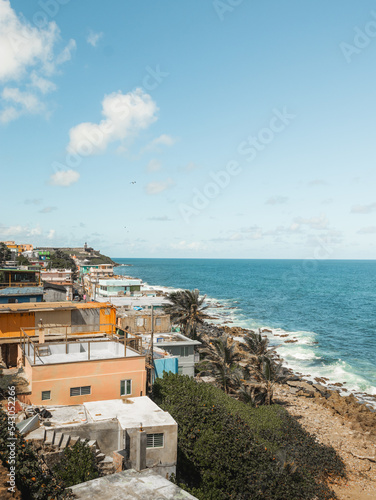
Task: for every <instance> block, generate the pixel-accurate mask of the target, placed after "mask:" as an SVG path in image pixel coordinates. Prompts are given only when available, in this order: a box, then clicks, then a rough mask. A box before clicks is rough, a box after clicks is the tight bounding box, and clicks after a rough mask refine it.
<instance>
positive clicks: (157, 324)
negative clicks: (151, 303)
mask: <svg viewBox="0 0 376 500" xmlns="http://www.w3.org/2000/svg"><path fill="white" fill-rule="evenodd" d="M155 324H156V326H161V324H162V320H161V318H157V319H156V320H155Z"/></svg>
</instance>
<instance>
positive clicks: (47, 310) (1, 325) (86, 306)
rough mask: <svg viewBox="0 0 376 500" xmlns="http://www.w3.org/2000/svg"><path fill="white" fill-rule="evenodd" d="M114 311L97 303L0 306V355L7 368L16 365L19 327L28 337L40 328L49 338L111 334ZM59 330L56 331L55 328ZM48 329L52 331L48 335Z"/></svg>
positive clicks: (103, 304) (104, 304) (36, 303)
mask: <svg viewBox="0 0 376 500" xmlns="http://www.w3.org/2000/svg"><path fill="white" fill-rule="evenodd" d="M115 323H116V309H115V307H114V306H113V305H111V304H108V303H99V302H88V303H84V302H82V303H80V302H30V303H29V302H28V303H19V304H0V349H1V351H0V354H1V355H2V359H3V361H4V362H5V363H6V365H7V366H8V367H11V366H16V363H17V345H18V343H19V341H20V335H21V328H24V329H27V332H28V335H29V336H31V337H33V336H36V335H38V331H37V328H38V326H39V325H40V324H42V325H43V327H44V328H45V331H46V335H47V336H48V335H49V334H50V333H54V334H55V335H58V334H60V337H61V335H65V333H68V334H72V333H75V334H76V335H78V336H80V335H82V334H84V333H86V335H87V334H88V333H90V332H94V331H95V332H103V333H114V324H115ZM57 327H59V328H57ZM49 329H51V332H49Z"/></svg>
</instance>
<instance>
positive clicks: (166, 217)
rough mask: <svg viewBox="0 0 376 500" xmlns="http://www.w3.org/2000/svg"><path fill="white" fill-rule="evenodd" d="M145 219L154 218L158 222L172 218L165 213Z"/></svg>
mask: <svg viewBox="0 0 376 500" xmlns="http://www.w3.org/2000/svg"><path fill="white" fill-rule="evenodd" d="M147 220H154V221H158V222H170V221H172V220H173V219H170V217H168V216H167V215H161V216H159V217H149V218H148V219H147Z"/></svg>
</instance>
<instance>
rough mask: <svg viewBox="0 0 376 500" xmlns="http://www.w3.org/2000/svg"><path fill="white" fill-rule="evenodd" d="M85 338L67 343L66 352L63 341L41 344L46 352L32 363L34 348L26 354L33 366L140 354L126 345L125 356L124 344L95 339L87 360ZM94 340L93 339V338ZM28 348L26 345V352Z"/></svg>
mask: <svg viewBox="0 0 376 500" xmlns="http://www.w3.org/2000/svg"><path fill="white" fill-rule="evenodd" d="M87 340H90V339H85V341H84V342H70V343H68V344H67V349H68V352H66V348H65V342H53V343H49V344H43V347H46V351H45V352H46V353H47V354H43V355H41V356H36V357H35V365H34V348H33V347H32V346H31V347H30V356H26V357H27V359H28V361H29V363H30V364H32V365H34V366H40V365H51V364H60V363H72V362H79V361H95V360H99V359H118V358H124V357H127V358H130V357H135V356H140V354H139V353H138V352H136V351H135V350H133V349H130V348H129V347H127V349H126V356H124V345H123V344H121V343H119V342H113V341H109V340H101V341H99V340H98V339H96V342H90V360H89V345H88V344H89V343H88V342H87ZM93 340H94V339H93ZM27 352H28V348H27V347H26V353H27Z"/></svg>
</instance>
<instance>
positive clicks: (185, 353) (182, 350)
mask: <svg viewBox="0 0 376 500" xmlns="http://www.w3.org/2000/svg"><path fill="white" fill-rule="evenodd" d="M180 356H183V357H187V356H189V347H188V346H187V345H186V346H183V347H180Z"/></svg>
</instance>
